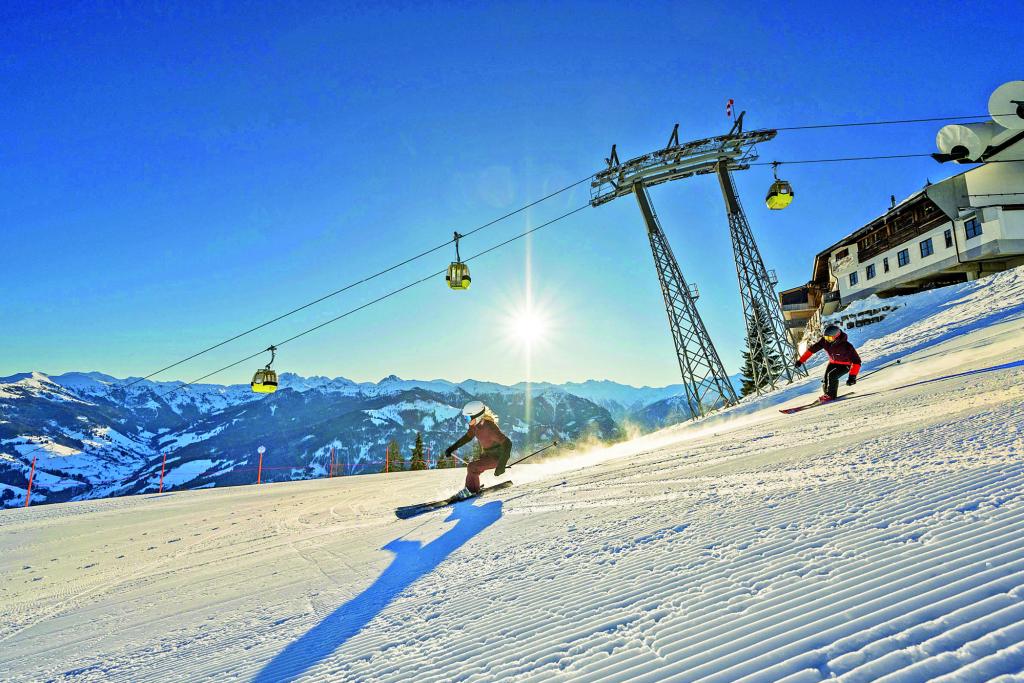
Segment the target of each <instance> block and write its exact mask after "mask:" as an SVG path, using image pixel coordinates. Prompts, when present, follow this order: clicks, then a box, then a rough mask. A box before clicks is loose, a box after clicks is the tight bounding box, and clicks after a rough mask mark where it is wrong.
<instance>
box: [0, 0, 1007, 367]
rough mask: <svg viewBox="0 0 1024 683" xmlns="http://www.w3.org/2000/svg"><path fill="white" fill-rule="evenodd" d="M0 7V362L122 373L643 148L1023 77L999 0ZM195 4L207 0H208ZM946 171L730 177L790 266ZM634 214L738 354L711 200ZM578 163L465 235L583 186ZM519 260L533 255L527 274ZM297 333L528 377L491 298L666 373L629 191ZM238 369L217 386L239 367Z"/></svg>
mask: <svg viewBox="0 0 1024 683" xmlns="http://www.w3.org/2000/svg"><path fill="white" fill-rule="evenodd" d="M66 4H67V5H68V6H70V7H71V8H70V9H45V10H44V9H37V3H27V2H24V3H19V2H13V3H12V2H7V3H4V4H3V6H2V8H0V92H2V93H3V104H2V106H0V231H2V238H3V247H4V249H3V254H4V257H3V271H2V275H0V316H2V320H3V323H4V325H3V328H4V329H3V335H2V337H0V375H7V374H12V373H14V372H21V371H27V370H39V371H43V372H47V373H60V372H64V371H68V370H100V371H103V372H107V373H110V374H113V375H116V376H127V375H142V374H147V373H148V372H150V371H152V370H154V369H156V368H159V367H162V366H163V365H165V364H167V363H168V362H170V361H173V360H176V359H178V358H180V357H183V356H185V355H188V354H190V353H191V352H193V351H195V350H198V349H200V348H202V347H204V346H206V345H208V344H210V343H213V342H216V341H219V340H220V339H223V338H225V337H228V336H230V335H232V334H234V333H236V332H238V331H240V330H243V329H246V328H247V327H249V326H251V325H253V324H257V323H259V322H262V321H264V320H266V319H268V318H271V317H273V316H274V315H277V314H278V313H280V312H283V311H285V310H288V309H290V308H292V307H293V306H295V305H297V304H301V303H303V302H306V301H308V300H311V299H314V298H316V297H318V296H320V295H322V294H324V293H326V292H329V291H331V290H333V289H336V288H338V287H340V286H342V285H344V284H347V283H348V282H351V281H352V280H354V279H358V278H360V277H363V276H364V275H366V274H369V273H372V272H374V271H376V270H378V269H380V268H382V267H385V266H387V265H389V264H391V263H393V262H395V261H396V260H400V259H401V258H404V257H405V256H407V255H410V254H413V253H416V252H418V251H421V250H422V249H424V248H427V247H430V246H434V245H436V244H438V243H440V242H443V241H444V240H445V239H447V238H448V237H449V236H450V235H451V232H452V230H455V229H458V230H462V231H465V230H466V229H470V228H472V227H474V226H476V225H479V224H481V223H484V222H486V221H488V220H490V219H492V218H494V217H496V216H499V215H501V214H503V213H505V212H507V211H508V210H510V209H513V208H516V207H518V206H521V205H522V204H524V203H526V202H528V201H531V200H532V199H534V198H536V197H538V196H541V195H543V194H545V193H546V192H548V191H550V190H551V189H554V188H557V187H560V186H562V185H565V184H568V183H569V182H571V181H573V180H576V179H579V178H581V177H583V176H585V175H587V174H589V173H592V172H594V171H596V170H598V169H599V168H600V167H601V166H602V160H603V158H604V157H605V156H606V155H607V153H608V151H609V148H610V147H611V144H612V143H617V144H618V147H619V153H620V156H621V157H622V159H624V160H625V159H626V158H629V157H632V156H635V155H638V154H641V153H644V152H647V151H649V150H651V149H654V148H656V147H659V146H662V145H664V144H665V142H666V141H667V140H668V136H669V133H670V132H671V129H672V125H673V124H674V123H675V122H677V121H678V122H680V123H681V126H680V136H681V138H682V139H684V140H685V139H693V138H698V137H705V136H708V135H715V134H720V133H723V132H726V130H727V128H728V125H729V122H728V121H727V120H726V118H725V116H724V106H725V102H726V100H727V99H728V98H730V97H731V98H734V99H735V100H736V102H737V106H738V107H739V108H742V109H746V110H747V124H748V127H772V126H788V125H797V124H804V123H820V122H833V121H851V120H852V121H859V120H873V119H880V118H904V117H906V118H911V117H927V116H943V115H970V114H981V113H984V112H985V108H986V102H987V100H988V96H989V93H990V92H991V91H992V90H993V89H994V88H995V87H996V86H998V85H999V84H1001V83H1003V82H1005V81H1007V80H1013V79H1019V78H1022V77H1024V73H1022V72H1020V71H1019V68H1020V67H1021V66H1022V65H1024V41H1022V40H1021V39H1022V37H1024V35H1022V34H1024V30H1022V28H1021V27H1022V26H1024V8H1022V6H1021V5H1019V4H1015V3H1007V2H1002V3H987V2H972V3H961V2H941V3H938V2H936V3H929V2H918V3H879V4H877V5H875V6H874V7H873V8H868V7H865V6H858V7H857V8H852V9H845V6H846V5H847V3H820V2H814V3H804V4H800V3H796V4H789V3H784V4H782V5H780V4H778V3H761V2H750V3H743V2H737V3H730V4H727V5H723V4H720V3H718V4H715V3H680V2H670V3H661V2H646V3H635V4H634V3H622V2H565V3H521V2H512V3H413V2H408V3H313V2H301V3H259V4H252V5H249V4H246V5H241V4H238V5H235V4H232V3H178V4H179V5H180V7H179V8H177V9H174V8H169V7H167V6H165V5H166V4H167V3H149V2H146V3H106V2H104V3H95V6H93V5H92V4H90V3H66ZM207 4H215V5H216V6H217V8H216V9H211V8H208V7H206V6H205V5H207ZM938 127H939V125H938V124H921V125H909V126H892V127H885V128H861V129H845V130H838V131H837V130H829V131H822V132H804V133H782V134H780V135H779V137H778V138H777V139H776V140H775V141H773V142H771V143H769V144H766V145H764V146H762V148H761V150H760V151H761V155H762V159H763V160H772V159H779V160H787V159H806V158H818V157H832V156H851V155H863V154H875V153H877V154H894V153H912V152H932V151H934V138H935V133H936V132H937V130H938ZM957 170H958V169H956V168H950V167H943V166H939V165H938V164H935V163H934V162H932V161H930V160H927V159H922V160H909V161H884V162H859V163H847V164H834V165H818V166H793V167H784V175H785V176H786V177H788V178H789V179H790V180H791V181H792V182H793V183H794V186H795V189H796V192H797V199H796V201H795V202H794V204H793V205H792V206H791V207H790V208H789V209H788V210H787V211H785V212H769V211H768V210H767V209H765V208H764V205H763V203H762V199H763V196H764V192H765V190H766V187H767V184H768V182H769V180H770V177H771V173H770V170H768V169H767V168H764V167H760V168H756V169H752V170H750V171H747V172H744V173H741V174H738V175H737V182H738V184H739V189H740V192H741V196H742V198H743V200H744V204H745V207H746V209H747V212H748V217H749V219H750V222H751V225H752V227H753V229H754V231H755V235H756V237H757V239H758V240H759V243H760V245H761V248H762V251H763V253H764V256H765V259H766V261H767V263H768V265H769V267H771V268H775V269H776V270H777V271H778V273H779V276H780V279H781V285H782V286H784V287H789V286H794V285H798V284H801V283H803V282H806V281H807V279H808V278H809V277H810V271H811V258H812V256H813V254H814V253H816V252H817V251H818V250H820V249H821V248H823V247H825V246H827V245H828V244H829V243H830V242H831V241H833V240H835V239H837V238H839V237H841V236H842V235H845V234H847V233H848V232H850V231H851V230H853V229H855V228H857V227H859V226H860V225H862V224H863V223H864V222H865V221H867V220H869V219H871V218H873V217H874V216H876V215H878V214H879V213H881V212H882V211H883V210H884V209H885V208H886V207H887V205H888V198H889V195H890V194H895V195H896V196H897V197H898V198H901V197H903V196H905V195H907V194H909V193H911V192H913V191H915V190H917V189H918V188H919V187H921V186H922V185H923V184H924V182H925V180H926V179H927V178H930V179H931V180H933V181H934V180H936V179H939V178H942V177H945V176H948V175H951V174H952V173H955V172H956V171H957ZM652 195H653V199H654V202H655V206H656V208H657V210H658V213H659V215H660V217H661V220H662V223H663V226H664V228H665V231H666V233H667V234H668V237H669V239H670V241H671V243H672V245H673V248H674V250H675V253H676V256H677V257H678V259H679V261H680V263H681V265H682V268H683V272H684V274H685V275H686V276H687V278H688V279H690V280H691V281H694V282H696V283H697V284H698V285H699V286H700V288H701V291H702V293H703V297H702V298H701V300H700V302H699V304H698V305H699V307H700V310H701V312H702V314H703V316H704V320H705V322H706V323H707V325H708V327H709V329H710V331H711V333H712V335H713V338H714V340H715V342H716V344H717V345H718V348H719V351H720V352H721V354H722V356H723V359H724V360H725V363H726V365H727V367H728V369H729V370H730V371H731V372H732V371H735V370H736V369H737V368H738V366H739V353H740V350H741V346H742V339H743V323H742V320H741V317H740V313H739V295H738V293H737V288H736V277H735V272H734V270H733V262H732V256H731V250H730V245H729V239H728V229H727V225H726V221H725V216H724V210H723V207H722V201H721V196H720V193H719V190H718V187H717V184H716V183H715V181H714V179H713V178H710V177H705V178H698V179H694V180H690V181H685V182H680V183H674V184H671V185H667V186H661V187H658V188H654V190H653V191H652ZM588 197H589V195H588V192H587V187H586V186H582V187H581V188H579V189H578V190H577V191H576V192H574V193H571V194H570V193H567V194H565V195H562V196H560V197H558V198H557V199H556V200H553V201H551V202H548V203H545V204H543V205H541V206H539V207H536V208H535V209H533V210H531V211H530V212H528V213H526V214H522V215H520V216H517V217H516V218H515V219H513V220H509V221H506V222H504V223H501V224H499V225H497V226H494V227H493V228H490V229H489V230H487V231H484V232H482V233H479V234H478V235H476V236H474V237H473V238H471V239H469V240H467V241H466V243H465V245H464V247H463V249H464V255H465V254H471V253H474V252H476V251H478V250H480V249H483V248H485V247H487V246H490V245H492V244H494V243H496V242H498V241H501V240H502V239H505V238H507V237H509V236H511V235H513V234H515V233H517V232H520V231H522V230H523V229H524V228H525V227H528V226H531V225H535V224H537V223H539V222H543V221H544V220H547V219H549V218H552V217H554V216H557V215H559V214H560V213H563V212H565V211H566V210H568V209H570V208H574V207H576V206H579V205H582V204H584V203H586V201H587V199H588ZM451 256H452V254H449V253H439V254H436V255H434V256H432V257H430V258H427V259H424V260H422V261H419V262H416V263H414V264H411V265H409V266H406V267H404V268H402V269H401V270H400V271H397V272H395V273H393V274H391V275H390V276H388V277H387V278H382V279H379V280H376V281H374V282H372V283H369V284H367V285H364V286H361V287H359V288H357V289H354V290H351V291H349V292H347V293H345V294H343V295H341V296H338V297H336V298H334V299H331V300H330V301H328V302H326V303H324V304H321V305H320V306H318V307H316V308H315V309H312V310H310V311H306V312H304V313H302V314H299V315H296V316H294V317H292V318H290V319H288V320H286V321H282V322H280V323H278V324H275V325H274V326H273V327H271V328H268V329H265V330H261V331H260V332H258V333H256V334H253V335H251V336H249V337H246V338H243V339H241V340H239V341H237V342H235V343H233V344H231V345H230V346H228V347H226V348H224V349H221V350H218V351H217V352H214V353H211V354H209V355H208V356H205V357H203V358H202V359H198V360H196V361H194V362H192V363H190V364H189V365H187V366H183V367H180V368H176V369H174V370H172V371H170V372H168V373H166V374H165V375H163V376H161V377H160V378H161V379H192V378H194V377H196V376H198V375H201V374H204V373H205V372H208V371H210V370H212V369H215V368H218V367H220V366H222V365H225V364H227V363H228V362H231V361H233V360H236V359H238V358H240V357H243V356H245V355H248V354H249V353H252V352H255V351H258V350H260V349H262V348H265V347H266V346H267V345H269V344H270V343H272V342H276V341H280V340H281V339H284V338H287V337H289V336H291V335H292V334H294V333H295V332H297V331H300V330H302V329H305V328H306V327H309V326H311V325H313V324H316V323H317V322H319V321H322V320H324V319H326V318H329V317H332V316H334V315H337V314H338V313H340V312H343V311H345V310H347V309H349V308H351V307H353V306H356V305H359V304H361V303H363V302H365V301H367V300H369V299H372V298H374V297H376V296H379V295H381V294H382V293H385V292H387V291H388V290H390V289H393V288H395V287H397V286H400V285H402V284H405V283H406V282H409V281H411V280H415V279H418V278H419V277H422V276H424V275H426V274H429V273H430V272H433V271H435V270H440V269H442V268H443V267H444V266H445V265H446V264H447V262H448V260H450V258H451ZM527 264H528V265H527ZM472 269H473V276H474V281H473V286H472V288H471V289H470V290H469V291H468V292H464V293H463V292H460V293H454V292H450V291H448V290H447V289H446V288H445V286H444V284H443V281H442V280H440V279H439V280H438V281H437V282H436V283H430V284H427V285H421V286H419V287H418V288H415V289H413V290H410V291H409V292H406V293H404V294H401V295H399V296H396V297H394V298H392V299H389V300H388V301H387V302H385V303H383V304H380V305H377V306H374V307H372V308H370V309H368V310H365V311H362V312H360V313H357V314H355V315H353V316H351V317H349V318H347V319H345V320H344V321H341V322H339V323H336V324H334V325H331V326H328V327H326V328H324V329H323V330H321V331H319V332H317V333H315V334H313V335H310V336H308V337H305V338H303V339H301V340H299V341H296V342H293V343H291V344H289V345H287V346H286V347H284V348H283V349H282V350H281V353H280V354H279V359H278V363H277V365H276V366H275V367H276V368H277V369H279V370H290V371H294V372H298V373H300V374H304V375H328V376H337V375H343V376H346V377H350V378H353V379H356V380H371V379H372V380H377V379H379V378H381V377H382V376H384V375H387V374H390V373H395V374H398V375H400V376H402V377H415V378H435V377H443V378H448V379H452V380H460V379H464V378H467V377H472V378H477V379H487V380H495V381H500V382H514V381H518V380H521V379H524V378H525V377H526V375H527V372H528V370H527V360H526V358H525V357H524V354H523V352H522V351H521V348H520V347H519V346H517V345H516V344H514V343H512V342H511V341H510V340H509V339H508V334H507V331H506V330H505V329H504V325H503V324H502V321H503V319H504V318H506V317H507V316H508V314H509V311H511V310H514V309H515V308H517V307H519V306H521V305H522V302H523V300H524V297H525V291H526V287H527V277H526V274H527V272H528V270H529V272H530V273H531V274H532V277H530V278H529V280H530V282H531V283H532V296H533V299H534V300H535V301H536V302H537V305H538V306H543V307H544V308H546V310H548V311H549V315H550V317H551V318H552V319H553V321H554V322H555V323H556V324H555V325H553V328H552V329H551V330H550V332H549V334H548V341H547V342H546V344H544V345H542V346H539V347H537V348H535V350H534V352H533V358H532V367H531V368H530V369H529V373H530V376H531V377H532V378H534V379H544V380H551V381H566V380H583V379H587V378H598V379H603V378H609V379H613V380H617V381H622V382H627V383H632V384H652V385H665V384H670V383H674V382H677V381H678V380H679V373H678V368H677V365H676V361H675V355H674V351H673V348H672V342H671V338H670V335H669V332H668V328H667V324H666V321H665V313H664V310H663V305H662V301H661V294H660V291H659V289H658V285H657V280H656V277H655V274H654V268H653V264H652V261H651V255H650V251H649V248H648V245H647V240H646V237H645V235H644V230H643V226H642V222H641V219H640V215H639V212H638V210H637V207H636V205H635V201H634V200H633V199H631V198H627V199H622V200H619V201H617V202H614V203H612V204H610V205H606V206H603V207H601V208H598V209H586V210H584V211H583V212H581V213H579V214H577V215H575V216H573V217H571V218H569V219H566V220H565V221H562V222H560V223H558V224H556V225H554V226H551V227H550V228H545V229H544V230H541V231H540V232H538V233H537V234H536V235H534V236H533V237H532V239H531V240H529V241H522V242H519V243H516V244H515V245H514V246H512V247H509V248H505V249H503V250H500V251H498V252H495V253H494V254H491V255H489V256H487V257H484V258H481V259H479V260H478V261H475V262H474V263H473V264H472ZM254 365H256V364H255V363H253V364H247V365H246V366H244V367H242V368H237V369H235V370H233V371H229V372H226V373H224V374H222V375H220V376H218V377H216V378H214V380H212V381H221V382H244V381H248V377H249V376H251V373H252V369H253V367H252V366H254Z"/></svg>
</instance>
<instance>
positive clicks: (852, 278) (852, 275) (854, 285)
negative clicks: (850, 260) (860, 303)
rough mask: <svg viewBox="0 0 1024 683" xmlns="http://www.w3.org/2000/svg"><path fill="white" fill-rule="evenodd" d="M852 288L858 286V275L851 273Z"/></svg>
mask: <svg viewBox="0 0 1024 683" xmlns="http://www.w3.org/2000/svg"><path fill="white" fill-rule="evenodd" d="M850 286H851V287H856V286H857V273H850Z"/></svg>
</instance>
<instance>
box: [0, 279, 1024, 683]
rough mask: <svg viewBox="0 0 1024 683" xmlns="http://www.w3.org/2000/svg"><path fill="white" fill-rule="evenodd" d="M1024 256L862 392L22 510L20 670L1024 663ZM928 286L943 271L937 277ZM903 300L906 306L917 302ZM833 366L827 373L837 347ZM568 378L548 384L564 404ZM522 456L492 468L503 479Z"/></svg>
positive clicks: (12, 626)
mask: <svg viewBox="0 0 1024 683" xmlns="http://www.w3.org/2000/svg"><path fill="white" fill-rule="evenodd" d="M1022 283H1024V270H1018V271H1014V272H1010V273H1004V274H1002V275H999V276H996V277H993V278H990V279H988V280H985V281H979V282H977V283H971V284H969V285H965V286H962V287H958V288H950V289H948V290H945V291H944V294H943V297H944V298H940V299H934V300H927V299H922V300H921V301H924V303H922V304H920V305H919V304H918V301H915V300H911V301H908V302H907V306H906V308H905V309H901V310H900V311H899V312H898V313H896V314H894V315H899V316H902V322H900V321H893V322H892V327H891V328H890V329H889V331H888V332H887V333H884V334H883V336H879V337H875V338H872V339H871V340H867V339H866V335H868V334H869V332H870V331H871V327H867V328H859V329H858V330H855V332H857V333H858V334H863V335H865V337H863V338H862V339H861V340H860V343H861V350H862V352H863V355H864V356H865V360H866V365H867V366H868V367H871V366H874V367H881V366H882V365H883V364H884V362H885V361H886V359H887V358H890V357H891V354H895V353H900V354H902V355H901V359H902V363H901V364H899V365H892V366H889V367H887V368H886V369H884V370H882V371H880V372H878V373H877V374H875V375H872V376H870V377H867V378H865V379H864V380H863V381H862V382H861V383H860V384H858V386H857V387H856V389H857V393H856V394H855V395H854V397H852V398H851V399H850V400H847V401H843V402H841V403H837V404H834V405H831V406H826V407H823V408H820V409H816V410H814V411H806V412H804V413H800V414H797V415H794V416H786V415H781V414H779V413H778V411H777V409H776V408H777V407H778V404H779V403H780V402H781V401H789V400H791V399H792V400H793V401H794V402H795V401H798V400H803V401H806V398H807V396H808V395H813V393H814V392H816V390H817V387H816V386H815V384H816V382H815V380H816V377H812V378H811V379H809V380H807V381H805V382H803V383H801V384H800V385H799V386H795V387H790V388H787V389H784V390H781V391H779V392H777V393H776V394H774V395H771V396H767V397H764V398H762V399H760V400H758V401H748V402H745V403H744V404H742V405H741V406H738V407H737V408H735V409H733V410H730V411H725V412H724V413H723V414H721V415H720V416H718V417H716V418H713V419H708V420H703V421H701V422H698V423H692V424H687V425H683V426H678V427H674V428H670V429H666V430H663V431H662V432H659V433H656V434H652V435H649V436H646V437H643V438H640V439H636V440H633V441H630V442H625V443H621V444H617V445H615V446H612V447H598V448H595V449H593V450H590V451H577V452H576V453H575V454H572V455H568V456H565V457H560V458H555V459H551V460H549V461H546V462H540V463H538V464H522V465H514V466H513V468H512V469H511V471H510V476H511V478H512V479H513V480H514V481H515V482H516V484H515V486H513V487H511V488H509V489H506V490H503V491H501V492H498V493H495V494H494V495H493V496H491V497H487V496H485V497H482V498H480V499H478V500H474V501H468V502H466V503H462V504H459V505H457V506H455V507H453V508H449V509H447V510H446V511H444V512H439V513H432V514H430V515H427V516H424V517H419V518H416V519H412V520H405V521H399V520H396V519H395V518H394V516H393V512H392V511H393V509H394V508H395V507H396V506H398V505H403V504H408V503H412V502H417V501H422V500H430V499H436V498H438V497H440V496H441V495H445V494H446V493H450V492H451V491H453V490H455V488H457V487H458V486H461V474H462V473H461V472H460V471H458V470H439V471H428V472H406V473H401V474H397V475H370V476H364V477H354V478H341V479H330V480H325V479H322V480H317V481H308V482H289V483H281V484H274V485H271V486H261V487H255V486H238V487H232V488H223V489H214V490H210V491H186V492H180V493H174V494H171V495H163V496H156V495H152V496H132V497H127V498H116V499H106V500H96V501H87V502H82V503H75V504H70V505H48V506H42V507H38V508H29V509H28V510H5V511H0V594H2V595H3V597H4V599H3V600H2V601H0V643H2V647H0V670H2V671H4V672H5V673H8V672H9V675H10V676H11V677H12V678H14V679H16V680H21V679H25V680H62V679H81V680H105V681H106V680H109V681H133V682H134V681H150V680H153V681H158V680H167V678H168V677H169V676H171V677H177V678H180V679H182V680H190V681H203V680H208V681H219V680H229V679H240V680H252V681H280V680H309V681H321V680H336V681H370V680H372V681H393V682H396V683H397V682H400V681H402V682H404V681H411V680H415V681H453V680H457V681H467V682H469V681H492V680H502V681H506V680H507V681H518V682H523V683H525V682H527V681H529V682H531V683H532V682H536V681H572V682H573V683H576V682H577V681H589V682H592V683H605V682H608V683H610V682H613V681H624V680H628V681H640V682H647V683H654V682H656V681H657V682H660V681H720V682H725V681H729V682H732V681H745V682H747V683H752V682H754V681H764V682H768V681H772V682H775V681H784V682H786V683H814V682H818V681H826V680H838V681H900V682H906V681H924V680H937V681H959V682H963V681H1000V682H1008V681H1015V680H1021V677H1022V675H1024V419H1022V415H1021V410H1020V406H1021V405H1022V403H1024V287H1021V285H1022ZM932 294H934V293H929V294H928V295H926V296H931V295H932ZM889 322H890V321H889V320H888V319H887V320H886V321H885V322H884V323H882V324H880V326H879V327H878V328H876V331H883V330H884V328H883V327H881V325H884V324H889ZM812 374H814V375H817V374H820V370H819V371H818V372H817V373H812ZM545 403H546V402H545ZM493 481H494V479H493V478H492V477H491V476H490V475H485V479H484V482H485V483H490V482H493Z"/></svg>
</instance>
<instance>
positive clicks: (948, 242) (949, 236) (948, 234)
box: [942, 230, 953, 249]
mask: <svg viewBox="0 0 1024 683" xmlns="http://www.w3.org/2000/svg"><path fill="white" fill-rule="evenodd" d="M942 236H943V237H945V238H946V249H949V248H950V247H952V246H953V231H952V230H947V231H946V232H944V233H942Z"/></svg>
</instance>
